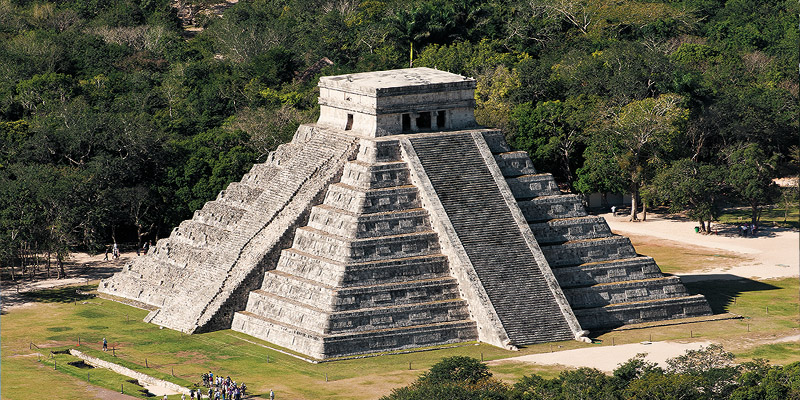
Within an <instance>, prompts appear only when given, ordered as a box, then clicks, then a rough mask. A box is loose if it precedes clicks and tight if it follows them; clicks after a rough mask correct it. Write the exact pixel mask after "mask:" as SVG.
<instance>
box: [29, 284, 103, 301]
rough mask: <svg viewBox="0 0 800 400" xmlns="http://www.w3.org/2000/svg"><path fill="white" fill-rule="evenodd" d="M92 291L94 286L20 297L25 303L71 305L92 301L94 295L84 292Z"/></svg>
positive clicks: (34, 292)
mask: <svg viewBox="0 0 800 400" xmlns="http://www.w3.org/2000/svg"><path fill="white" fill-rule="evenodd" d="M94 289H95V286H94V285H83V286H66V287H60V288H55V289H44V290H37V291H33V292H27V293H23V294H22V296H23V297H24V298H25V300H27V301H33V302H38V303H71V302H73V301H83V300H89V299H93V298H94V297H95V295H94V294H88V293H86V292H87V291H90V290H94Z"/></svg>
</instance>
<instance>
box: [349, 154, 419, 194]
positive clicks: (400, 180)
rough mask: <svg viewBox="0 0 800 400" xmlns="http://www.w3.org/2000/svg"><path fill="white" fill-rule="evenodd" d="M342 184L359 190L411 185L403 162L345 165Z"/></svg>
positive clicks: (358, 162)
mask: <svg viewBox="0 0 800 400" xmlns="http://www.w3.org/2000/svg"><path fill="white" fill-rule="evenodd" d="M341 182H342V183H344V184H346V185H350V186H353V187H357V188H360V189H378V188H385V187H393V186H404V185H408V184H410V183H411V177H410V175H409V172H408V167H407V166H406V163H405V162H402V161H397V162H388V163H375V164H371V163H365V162H361V161H358V160H355V161H350V162H348V163H347V164H345V167H344V172H343V173H342V181H341Z"/></svg>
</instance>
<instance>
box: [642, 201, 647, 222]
mask: <svg viewBox="0 0 800 400" xmlns="http://www.w3.org/2000/svg"><path fill="white" fill-rule="evenodd" d="M642 221H647V201H644V200H642Z"/></svg>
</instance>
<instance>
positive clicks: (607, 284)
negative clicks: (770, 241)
mask: <svg viewBox="0 0 800 400" xmlns="http://www.w3.org/2000/svg"><path fill="white" fill-rule="evenodd" d="M485 136H486V137H487V138H486V140H487V142H488V143H491V144H492V152H493V153H494V158H495V160H496V161H497V163H498V165H499V166H500V169H501V171H502V173H503V176H504V177H505V178H506V182H508V185H509V187H510V188H511V190H512V192H513V194H514V197H515V198H516V199H517V201H518V203H519V207H520V209H521V210H522V213H523V214H524V215H525V219H526V220H527V221H528V222H529V224H530V228H531V231H532V232H533V235H534V236H535V237H536V241H537V242H538V243H539V245H540V246H541V249H542V252H543V253H544V256H545V257H546V258H547V261H548V262H549V264H550V267H551V268H552V270H553V273H554V274H555V276H556V278H557V279H558V282H559V284H560V285H561V287H562V289H563V290H564V295H565V296H566V298H567V300H568V301H569V303H570V306H571V307H572V309H573V312H574V313H575V316H576V317H577V318H578V321H579V322H580V324H581V327H582V328H584V329H601V328H613V327H618V326H621V325H625V324H631V323H638V322H647V321H654V320H664V319H673V318H685V317H693V316H701V315H710V314H711V309H710V307H709V306H708V303H707V302H706V300H705V298H704V297H703V296H701V295H695V296H690V295H689V294H688V293H687V292H686V288H685V287H684V286H683V284H682V283H681V281H680V278H678V277H666V276H664V274H662V273H661V270H660V269H659V268H658V266H657V265H656V263H655V261H654V260H653V259H652V258H650V257H644V256H640V255H638V254H637V253H636V251H635V249H634V248H633V246H632V245H631V243H630V240H628V239H627V238H625V237H622V236H619V235H614V234H613V233H611V230H610V229H609V228H608V224H606V222H605V220H603V218H601V217H596V216H589V215H587V213H586V210H585V209H584V207H583V205H582V203H581V201H580V197H579V196H577V195H570V194H562V193H561V192H560V191H559V190H558V185H557V184H556V183H555V181H554V180H553V178H552V176H551V175H550V174H538V173H536V170H535V169H534V168H533V164H532V163H531V161H530V158H529V157H528V155H527V154H526V153H525V152H522V151H511V149H510V148H509V147H508V145H507V144H506V143H505V141H504V140H503V139H502V133H500V132H499V131H497V132H494V133H487V134H486V135H485Z"/></svg>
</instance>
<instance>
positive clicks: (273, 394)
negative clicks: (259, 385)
mask: <svg viewBox="0 0 800 400" xmlns="http://www.w3.org/2000/svg"><path fill="white" fill-rule="evenodd" d="M269 400H275V392H273V391H272V389H270V390H269Z"/></svg>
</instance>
